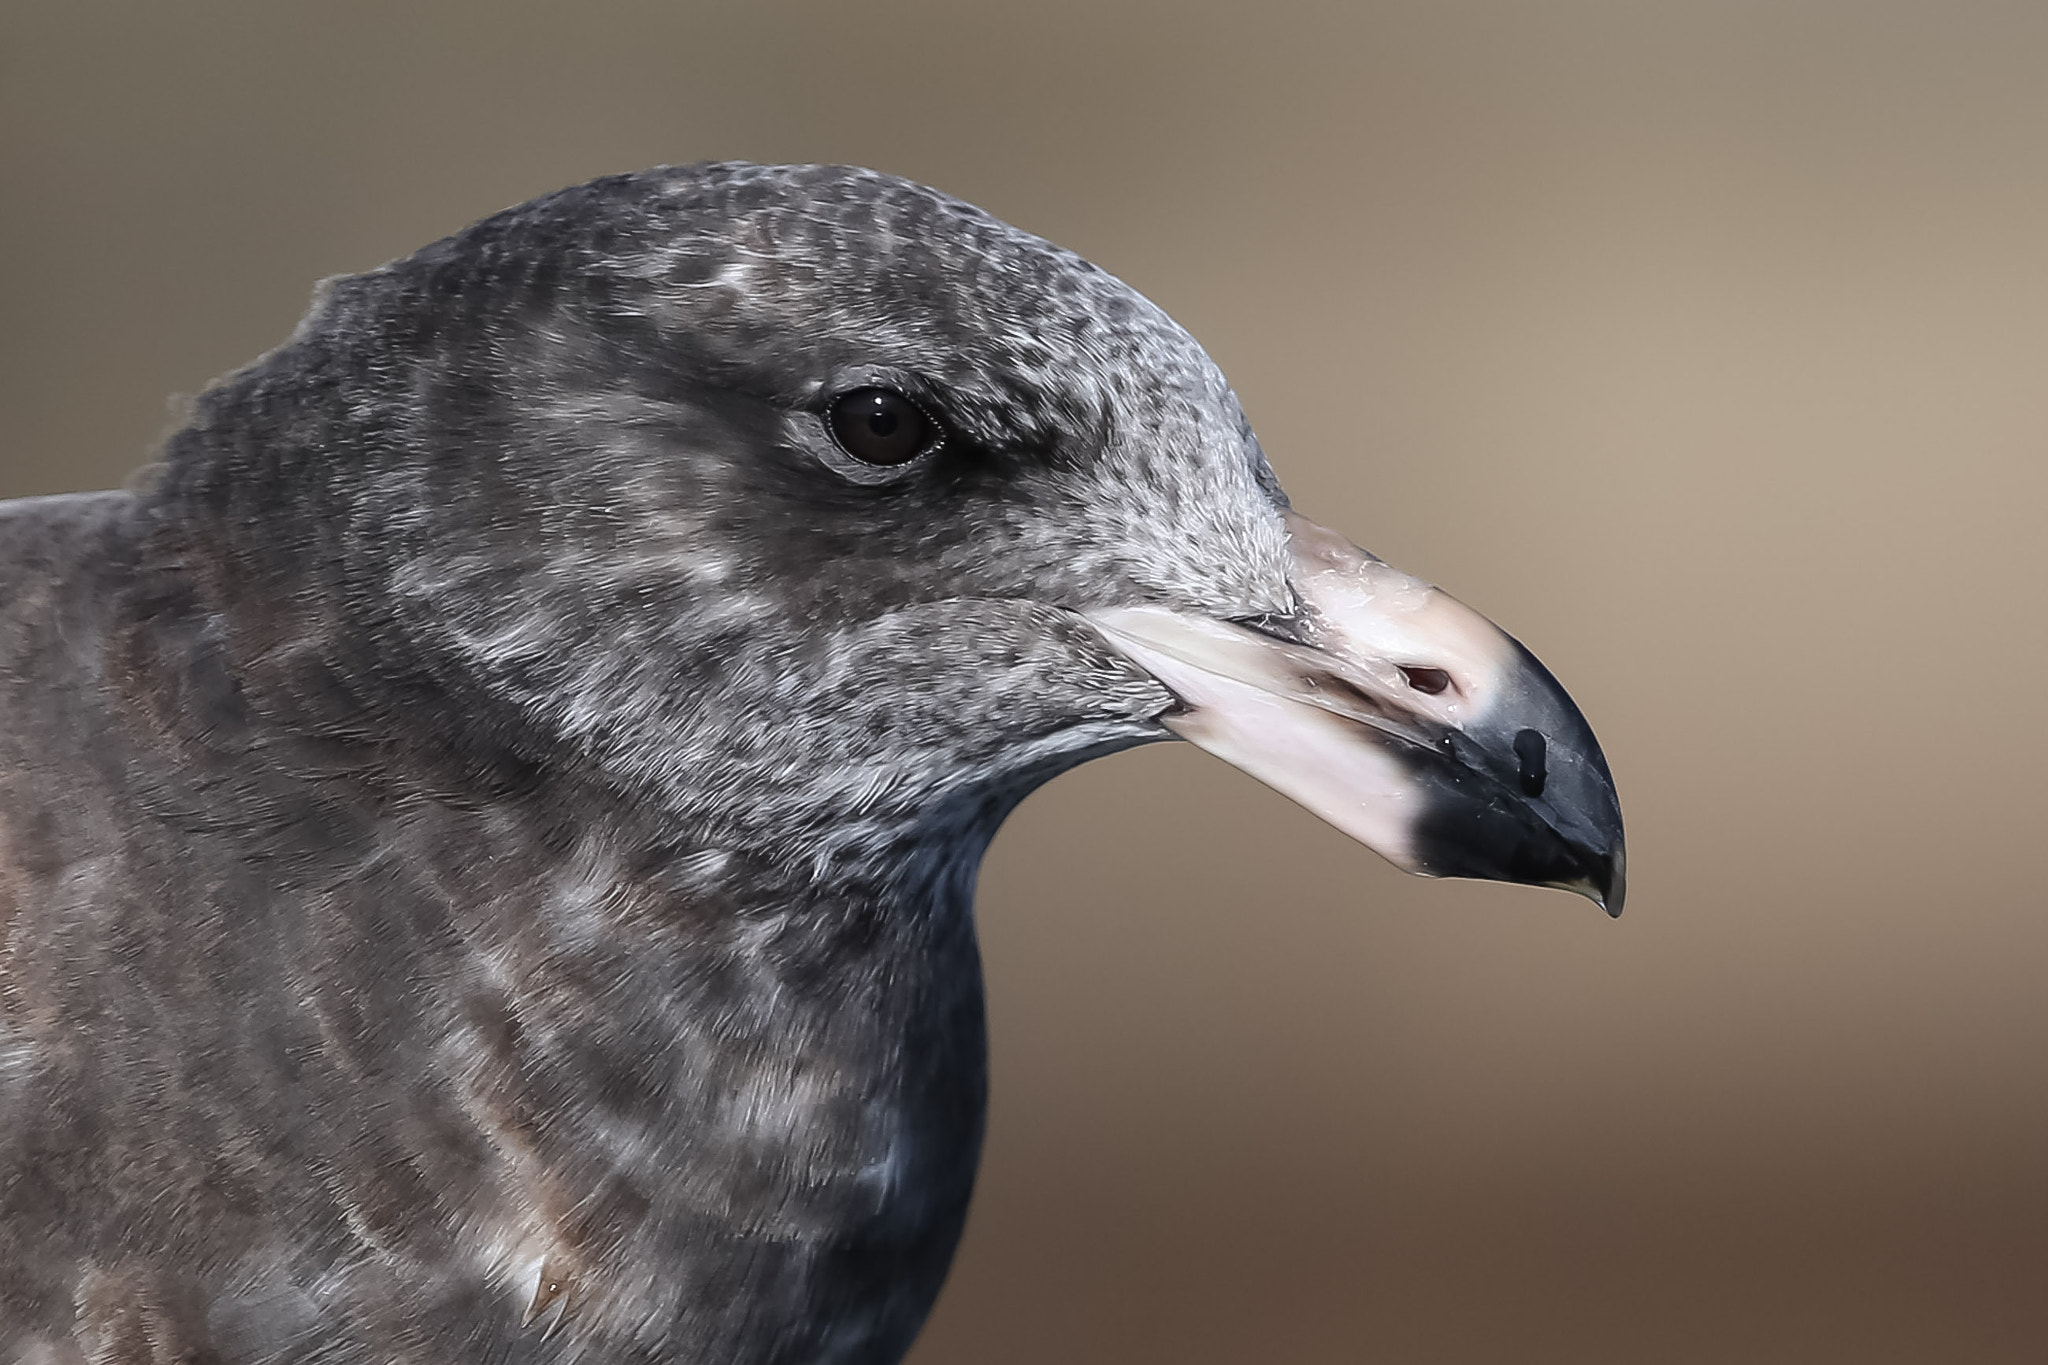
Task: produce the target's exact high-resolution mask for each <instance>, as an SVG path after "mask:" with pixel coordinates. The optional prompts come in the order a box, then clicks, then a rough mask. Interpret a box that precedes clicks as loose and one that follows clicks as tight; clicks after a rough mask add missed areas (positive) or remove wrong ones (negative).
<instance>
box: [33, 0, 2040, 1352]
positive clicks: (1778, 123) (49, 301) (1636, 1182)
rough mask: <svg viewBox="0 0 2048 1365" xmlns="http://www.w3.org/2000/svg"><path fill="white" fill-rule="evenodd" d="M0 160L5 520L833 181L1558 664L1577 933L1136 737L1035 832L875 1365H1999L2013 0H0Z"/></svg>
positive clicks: (2016, 786) (2015, 327)
mask: <svg viewBox="0 0 2048 1365" xmlns="http://www.w3.org/2000/svg"><path fill="white" fill-rule="evenodd" d="M0 156H4V166H0V172H4V186H5V188H4V191H0V193H4V196H5V197H4V214H0V243H4V245H0V308H4V310H5V312H4V319H5V321H4V327H0V348H4V350H0V493H9V494H13V493H33V492H43V491H51V490H60V489H77V488H91V487H98V486H103V485H107V484H111V483H114V482H117V481H119V480H120V479H122V478H123V477H124V476H125V475H126V474H127V473H128V472H129V471H130V470H131V469H132V468H133V467H134V466H136V465H137V464H139V463H140V462H141V461H142V460H143V459H144V458H145V457H146V456H147V454H148V452H149V449H150V447H151V444H152V442H153V441H154V440H155V439H156V437H157V436H158V435H159V434H160V432H161V431H162V430H163V428H164V427H165V424H166V422H167V421H168V420H169V419H168V409H167V407H166V398H167V396H168V395H172V394H177V393H189V392H191V391H192V390H194V389H195V388H197V387H198V386H200V385H201V384H203V383H204V382H205V381H206V380H207V379H208V377H209V376H211V375H214V374H216V373H218V372H220V371H222V370H224V369H227V368H229V367H230V366H233V365H235V364H237V363H239V362H241V361H243V360H245V359H248V358H249V357H251V356H253V355H255V354H256V353H257V352H258V351H260V350H262V349H264V348H267V347H268V346H270V345H272V344H273V343H275V342H276V341H277V340H279V339H280V338H281V337H282V336H283V335H284V334H285V332H286V331H287V330H288V329H289V328H290V327H291V325H292V322H293V320H294V319H295V318H296V317H297V315H298V313H299V311H300V310H301V308H302V307H303V305H304V303H305V301H306V298H307V295H308V291H309V289H310V287H311V285H312V282H313V281H314V280H315V279H317V278H318V277H320V276H323V275H328V274H332V273H335V272H340V271H351V270H358V269H362V268H364V267H367V266H371V265H374V264H376V263H377V262H379V261H382V260H384V259H385V258H387V257H390V256H394V255H398V254H402V253H404V252H407V251H409V250H411V249H412V248H414V247H416V246H419V245H421V244H423V243H425V242H426V241H428V240H430V239H432V238H434V237H437V236H439V235H441V234H443V233H446V232H448V231H450V230H452V229H454V228H456V227H459V226H460V225H462V224H463V223H466V222H468V221H470V220H471V219H474V218H476V217H478V216H480V215H482V214H483V213H485V212H487V211H489V210H492V209H495V208H498V207H500V206H501V205H504V204H507V203H510V202H513V201H516V200H520V199H523V198H526V197H528V196H530V195H532V194H535V193H538V192H541V191H544V190H548V189H552V188H555V187H556V186H558V185H562V184H565V183H568V182H571V181H576V180H581V179H584V178H587V177H589V176H593V175H596V174H599V173H602V172H607V171H615V170H622V169H628V168H633V167H638V166H642V165H648V164H652V163H656V162H663V161H686V160H692V159H696V158H701V157H709V156H730V157H746V158H752V159H757V160H835V161H853V162H861V163H866V164H869V165H873V166H878V167H881V168H884V169H887V170H891V171H896V172H901V173H903V174H906V175H910V176H914V177H917V178H920V179H923V180H927V181H930V182H932V183H934V184H937V185H939V186H942V187H944V188H945V189H947V190H950V191H952V192H953V193H955V194H958V195H961V196H963V197H965V198H968V199H971V200H974V201H976V202H978V203H980V204H982V205H984V206H986V207H987V208H989V209H991V210H993V211H995V212H996V213H998V214H1001V215H1003V216H1005V217H1007V218H1010V219H1011V220H1013V221H1015V222H1017V223H1019V224H1021V225H1022V226H1024V227H1027V228H1029V229H1032V230H1034V231H1037V232H1039V233H1042V234H1045V235H1047V236H1049V237H1052V238H1054V239H1055V240H1058V241H1060V242H1063V243H1065V244H1067V245H1070V246H1072V247H1074V248H1076V249H1078V250H1080V251H1081V252H1083V253H1084V254H1086V255H1089V256H1091V257H1093V258H1094V259H1095V260H1096V261H1098V262H1100V263H1101V264H1102V265H1104V266H1106V267H1107V268H1109V269H1111V270H1113V271H1115V272H1117V273H1118V274H1120V275H1122V276H1123V277H1124V278H1126V279H1128V280H1130V281H1131V282H1132V283H1133V284H1135V285H1136V286H1138V287H1139V288H1140V289H1143V290H1144V291H1146V292H1147V293H1148V294H1150V295H1151V296H1152V297H1153V298H1155V299H1157V300H1158V301H1159V302H1160V303H1161V304H1163V305H1164V306H1165V307H1166V308H1167V309H1168V310H1169V311H1171V312H1172V313H1174V314H1175V315H1176V316H1177V317H1178V318H1180V320H1181V321H1182V322H1184V323H1185V324H1187V325H1188V326H1189V328H1190V329H1192V330H1193V331H1194V332H1195V333H1196V334H1197V335H1198V336H1200V337H1201V338H1202V339H1203V340H1204V341H1205V342H1206V343H1207V345H1208V346H1209V348H1210V349H1211V351H1212V352H1213V353H1214V354H1215V355H1216V356H1217V358H1218V359H1219V360H1220V361H1221V362H1222V364H1223V366H1224V368H1225V369H1226V370H1227V371H1228V372H1229V373H1230V375H1231V376H1232V377H1233V379H1234V381H1235V382H1236V384H1237V386H1238V390H1239V392H1240V393H1241V394H1242V396H1243V398H1244V402H1245V406H1246V407H1247V408H1248V409H1249V410H1250V412H1251V414H1252V417H1253V420H1254V421H1255V422H1256V423H1257V425H1258V428H1259V431H1260V433H1261V435H1262V437H1263V438H1264V441H1265V444H1266V447H1267V449H1268V451H1269V452H1270V453H1271V455H1272V458H1273V462H1274V464H1275V465H1276V466H1277V467H1278V469H1279V471H1280V473H1281V476H1282V477H1283V478H1284V479H1285V480H1286V482H1287V486H1288V488H1289V489H1290V490H1291V491H1292V493H1293V495H1294V498H1295V501H1296V502H1297V503H1298V504H1299V505H1300V506H1302V507H1303V508H1304V509H1306V510H1308V511H1309V512H1311V513H1312V514H1313V515H1315V516H1316V517H1318V518H1320V519H1322V520H1325V521H1327V522H1329V523H1331V524H1332V525H1335V526H1338V527H1341V528H1344V529H1345V530H1347V531H1348V532H1349V533H1350V534H1351V535H1352V536H1353V537H1354V538H1355V539H1357V540H1359V541H1360V542H1362V543H1363V544H1365V545H1367V546H1368V547H1370V548H1372V549H1375V550H1377V551H1379V552H1380V553H1382V554H1384V555H1386V556H1387V557H1388V558H1390V559H1393V560H1394V561H1395V562H1397V563H1399V564H1402V565H1404V566H1406V567H1408V568H1409V569H1411V570H1413V571H1415V572H1418V573H1421V574H1423V575H1425V576H1427V577H1430V578H1433V579H1435V580H1437V581H1439V582H1441V583H1443V584H1444V585H1446V586H1447V587H1449V588H1450V589H1451V590H1453V591H1454V592H1456V593H1458V594H1459V595H1461V596H1463V597H1465V598H1466V599H1467V600H1469V601H1471V602H1473V603H1475V604H1477V605H1478V606H1480V607H1481V608H1482V609H1484V610H1486V611H1487V612H1489V613H1490V614H1492V615H1493V616H1495V617H1496V618H1497V619H1498V620H1500V621H1501V622H1502V623H1503V624H1505V625H1506V626H1507V627H1508V628H1509V629H1511V630H1513V631H1514V632H1516V633H1517V634H1519V635H1520V636H1522V637H1523V638H1524V639H1525V640H1527V641H1528V642H1529V643H1530V644H1531V645H1532V646H1533V647H1534V648H1535V649H1536V650H1537V651H1538V652H1539V653H1540V654H1541V655H1542V656H1543V657H1544V658H1545V659H1546V660H1547V661H1548V662H1549V663H1550V664H1551V666H1552V667H1553V668H1554V669H1555V671H1556V672H1557V673H1558V674H1559V675H1560V676H1561V677H1563V679H1564V680H1565V681H1566V683H1567V684H1568V685H1569V686H1570V687H1571V688H1572V690H1573V691H1574V692H1575V694H1576V695H1577V696H1578V698H1579V699H1580V701H1581V702H1582V703H1583V705H1584V707H1585V710H1586V712H1587V713H1588V714H1589V715H1590V716H1591V717H1592V719H1593V722H1594V725H1595V726H1596V728H1597V729H1598V730H1599V732H1600V734H1601V736H1602V737H1603V739H1604V740H1605V742H1606V745H1607V751H1608V753H1609V755H1610V756H1611V758H1612V760H1613V766H1614V771H1615V773H1616V776H1617V777H1618V779H1619V781H1620V784H1621V790H1622V798H1623V805H1624V808H1625V810H1626V812H1627V816H1628V821H1629V830H1630V835H1631V839H1630V843H1631V852H1632V854H1633V857H1632V868H1631V871H1632V874H1633V876H1632V881H1633V891H1634V894H1633V897H1632V899H1631V901H1630V906H1629V913H1628V915H1627V917H1626V918H1624V919H1623V920H1621V921H1620V922H1619V923H1609V922H1608V921H1607V920H1606V919H1605V918H1604V917H1602V916H1601V915H1600V914H1598V913H1597V912H1596V911H1595V910H1594V909H1592V907H1590V906H1588V905H1586V904H1584V903H1583V902H1579V901H1575V900H1571V899H1569V898H1567V897H1565V896H1563V895H1560V894H1556V893H1552V892H1543V891H1533V890H1527V889H1518V888H1508V887H1500V886H1475V885H1467V884H1461V883H1433V882H1424V881H1419V880H1410V879H1405V878H1403V877H1400V876H1398V875H1396V874H1395V873H1393V872H1392V871H1390V870H1389V869H1388V868H1386V867H1385V866H1383V865H1382V864H1380V863H1379V862H1378V861H1377V860H1376V859H1375V858H1374V857H1373V856H1372V855H1371V854H1369V853H1367V852H1366V851H1365V850H1363V849H1362V848H1359V847H1356V846H1354V845H1352V844H1349V843H1347V842H1346V841H1345V840H1344V839H1342V838H1341V837H1340V836H1338V835H1336V834H1334V833H1333V832H1331V831H1330V830H1329V829H1327V828H1324V827H1323V826H1321V825H1319V824H1318V823H1317V822H1316V821H1315V820H1314V819H1312V818H1311V817H1310V816H1308V815H1307V814H1305V813H1304V812H1302V811H1299V810H1297V809H1295V808H1294V807H1292V806H1290V805H1288V804H1287V803H1286V802H1285V801H1283V800H1281V799H1280V798H1278V797H1275V796H1273V795H1271V794H1270V793H1268V792H1266V791H1265V790H1264V789H1263V788H1260V787H1258V786H1256V785H1254V784H1253V783H1252V782H1251V781H1249V780H1248V779H1246V778H1244V777H1242V776H1240V775H1238V774H1236V773H1234V772H1232V771H1229V770H1227V769H1226V768H1224V767H1223V766H1222V765H1220V764H1218V763H1216V762H1214V761H1212V760H1210V759H1208V758H1206V757H1204V756H1203V755H1201V754H1198V753H1196V752H1194V751H1193V750H1191V749H1188V748H1186V747H1184V746H1172V747H1165V748H1155V749H1148V750H1143V751H1139V752H1136V753H1132V754H1127V755H1124V756H1122V757H1120V758H1117V759H1112V760H1109V761H1106V762H1103V763H1100V764H1097V765H1095V766H1093V767H1091V768H1088V769H1085V770H1083V771H1081V772H1078V773H1076V774H1073V775H1072V776H1069V777H1067V778H1064V779H1062V780H1061V781H1059V782H1057V783H1055V784H1053V785H1052V786H1051V787H1050V788H1048V789H1047V790H1046V791H1044V792H1043V793H1041V794H1040V795H1038V796H1036V797H1034V798H1033V799H1032V800H1031V801H1030V802H1028V803H1027V804H1026V806H1025V807H1024V809H1023V810H1022V811H1021V812H1020V813H1019V814H1018V816H1017V817H1016V818H1015V820H1013V821H1012V822H1011V824H1010V826H1009V827H1008V829H1007V830H1006V831H1005V832H1004V834H1003V835H1002V837H1001V839H1000V840H999V841H998V842H997V845H996V847H995V850H994V852H993V853H992V854H991V855H990V858H989V861H988V865H987V869H986V873H985V875H984V877H983V879H982V896H981V914H982V920H983V924H984V927H985V933H986V948H987V955H988V966H989V979H990V989H991V993H992V996H993V1012H994V1029H995V1067H996V1100H995V1107H994V1114H993V1132H992V1135H991V1138H990V1142H989V1149H988V1160H987V1165H986V1169H985V1173H984V1177H983V1184H982V1191H981V1195H980V1198H979V1201H978V1203H977V1205H976V1209H975V1213H974V1220H973V1224H972V1226H971V1228H970V1230H969V1234H968V1238H967V1243H966V1246H965V1248H964V1250H963V1252H962V1255H961V1258H960V1261H959V1263H958V1267H957V1271H956V1273H955V1275H954V1277H953V1280H952V1282H951V1285H950V1287H949V1288H948V1290H947V1292H946V1295H945V1298H944V1299H943V1301H942V1302H941V1304H940V1306H939V1309H938V1313H937V1315H936V1317H935V1318H934V1320H933V1322H932V1326H931V1328H930V1331H929V1332H928V1334H927V1336H926V1338H925V1340H924V1343H923V1344H922V1345H921V1346H920V1348H919V1350H918V1352H917V1354H916V1356H915V1360H916V1362H917V1365H942V1363H946V1362H970V1361H971V1362H977V1363H980V1362H987V1363H989V1365H1012V1363H1014V1365H1025V1363H1026V1362H1030V1363H1031V1365H1043V1363H1044V1362H1062V1363H1063V1365H1064V1363H1068V1362H1071V1363H1073V1365H1095V1363H1096V1362H1102V1363H1104V1365H1107V1362H1174V1365H1207V1363H1208V1362H1332V1363H1333V1365H1334V1363H1336V1362H1354V1361H1367V1360H1377V1361H1392V1362H1517V1363H1518V1365H1519V1363H1521V1362H1559V1363H1560V1365H1564V1363H1567V1362H1569V1363H1570V1365H1583V1362H1588V1361H1602V1362H1608V1361H1611V1362H1630V1363H1631V1365H1633V1363H1634V1362H1717V1363H1718V1362H1732V1361H1740V1362H1745V1363H1748V1362H1788V1363H1790V1365H1806V1363H1807V1362H1822V1361H1842V1362H1855V1365H1872V1363H1873V1362H1889V1361H1898V1362H1915V1363H1916V1365H1917V1363H1918V1362H1929V1361H1943V1362H1949V1361H1955V1362H1992V1361H2015V1362H2017V1361H2035V1360H2042V1359H2048V1166H2044V1162H2043V1155H2044V1143H2048V1053H2044V1050H2043V1048H2042V1046H2041V1043H2042V1040H2043V1038H2044V1036H2048V903H2044V902H2048V897H2044V893H2043V884H2044V882H2043V873H2042V870H2041V863H2042V861H2043V857H2042V852H2041V850H2042V848H2043V843H2044V838H2048V834H2044V831H2043V830H2042V828H2041V816H2042V814H2043V807H2044V801H2043V797H2042V792H2043V789H2044V783H2048V743H2044V734H2048V717H2044V710H2043V699H2042V693H2043V684H2042V670H2043V666H2044V664H2048V648H2044V637H2048V625H2044V595H2048V594H2044V587H2048V583H2044V576H2048V575H2044V569H2043V558H2044V556H2043V542H2044V536H2043V533H2042V527H2041V523H2042V520H2043V515H2044V511H2048V497H2044V494H2048V476H2044V472H2043V471H2044V463H2048V459H2044V457H2048V6H2044V5H2041V4H2037V3H2012V4H1976V3H1956V0H1926V2H1925V3H1919V4H1911V5H1904V4H1877V3H1868V2H1863V3H1859V2H1856V0H1839V2H1838V3H1820V2H1814V3H1797V2H1793V3H1774V4H1767V3H1761V0H1756V2H1750V0H1719V2H1717V0H1698V2H1696V3H1689V4H1677V3H1654V2H1646V0H1635V2H1634V3H1626V2H1624V0H1614V3H1562V4H1559V3H1553V4H1542V5H1534V4H1528V3H1519V2H1518V0H1497V2H1491V3H1489V2H1487V0H1465V2H1461V3H1445V2H1444V0H1415V3H1398V4H1397V3H1378V4H1356V5H1348V6H1338V5H1314V6H1293V7H1289V6H1280V5H1275V4H1271V3H1261V4H1256V5H1253V4H1246V5H1242V6H1234V7H1213V8H1212V7H1200V6H1193V5H1167V4H1160V5H1124V6H1121V7H1112V8H1104V7H1101V6H1098V5H1095V4H1089V3H1072V4H1066V3H1058V4H1048V3H1012V4H1008V5H1001V6H993V5H971V4H950V5H948V4H927V5H918V4H909V3H899V4H888V5H874V6H854V5H844V4H818V5H815V6H812V7H797V6H792V5H774V6H765V7H764V6H762V5H744V6H743V5H733V6H730V7H727V6H709V5H706V6H691V5H685V4H661V5H657V4H647V3H643V4H629V3H623V2H622V0H619V2H613V3H605V2H602V0H598V2H593V0H580V3H578V4H575V5H567V4H564V5H561V6H559V7H550V6H540V5H531V4H517V3H505V2H504V0H492V2H490V3H485V2H484V0H477V2H476V3H406V4H397V3H392V4H378V3H361V2H360V0H358V2H356V3H349V4H346V5H344V4H327V5H320V4H312V3H284V0H267V2H265V3H242V4H205V3H164V2H163V0H157V2H154V3H139V2H138V3H129V4H111V3H108V4H102V3H90V0H62V3H59V2H58V0H9V2H8V3H7V5H6V7H5V10H4V13H0Z"/></svg>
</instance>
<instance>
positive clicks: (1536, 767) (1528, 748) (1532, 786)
mask: <svg viewBox="0 0 2048 1365" xmlns="http://www.w3.org/2000/svg"><path fill="white" fill-rule="evenodd" d="M1548 747H1549V746H1548V745H1546V744H1545V743H1544V742H1543V736H1542V735H1541V734H1539V733H1537V732H1536V731H1534V730H1518V731H1516V732H1515V761H1516V762H1517V763H1519V764H1520V765H1521V769H1522V772H1521V778H1522V790H1523V791H1524V792H1526V793H1528V794H1529V795H1530V796H1541V795H1543V784H1544V782H1545V781H1547V780H1548V779H1549V776H1550V774H1549V773H1548V772H1547V771H1546V770H1545V765H1544V761H1543V760H1544V751H1545V750H1546V749H1547V748H1548Z"/></svg>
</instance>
